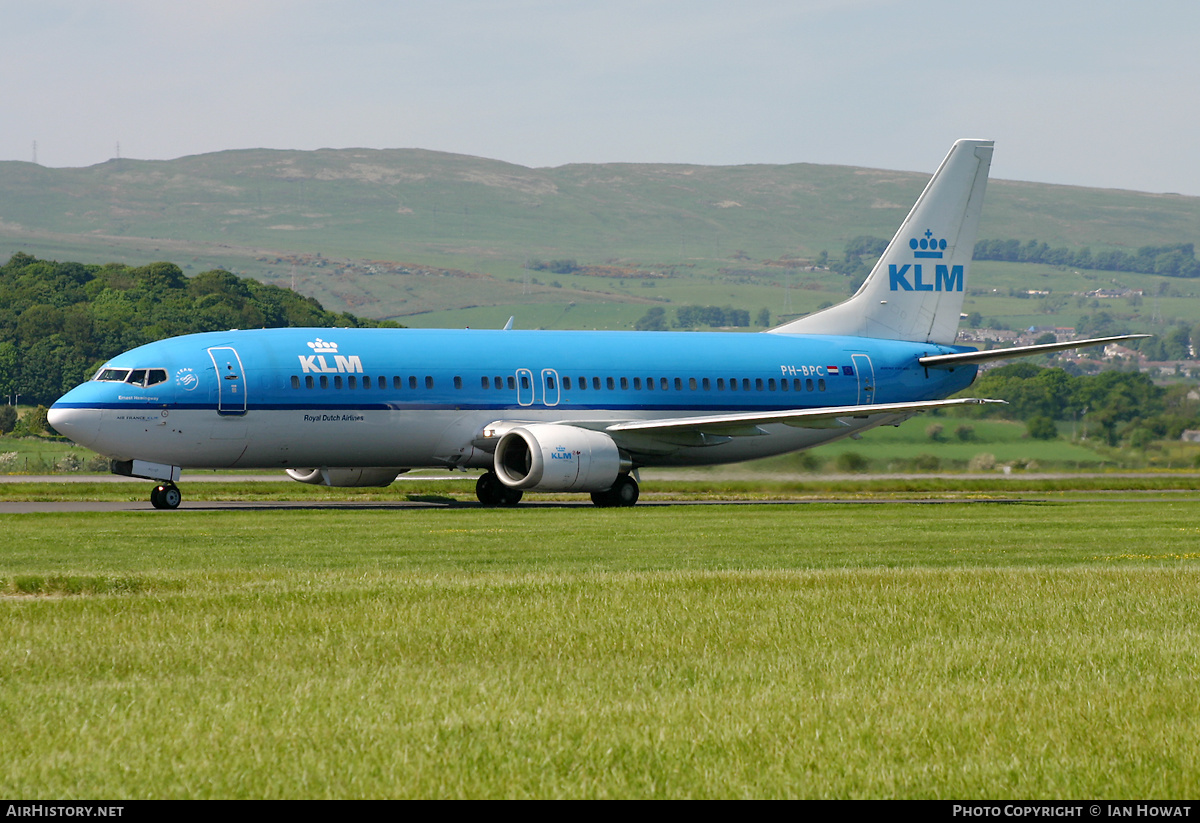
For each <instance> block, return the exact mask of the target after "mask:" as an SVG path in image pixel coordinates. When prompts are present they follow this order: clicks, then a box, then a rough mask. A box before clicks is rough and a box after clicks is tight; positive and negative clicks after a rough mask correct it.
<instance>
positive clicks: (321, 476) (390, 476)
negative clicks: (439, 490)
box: [287, 469, 408, 486]
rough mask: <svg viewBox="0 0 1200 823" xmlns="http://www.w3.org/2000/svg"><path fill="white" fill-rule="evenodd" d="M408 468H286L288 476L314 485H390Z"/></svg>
mask: <svg viewBox="0 0 1200 823" xmlns="http://www.w3.org/2000/svg"><path fill="white" fill-rule="evenodd" d="M406 471H408V469H288V470H287V474H288V477H290V478H292V479H293V480H299V481H300V482H301V483H311V484H312V485H314V486H390V485H391V484H392V481H393V480H395V479H396V476H397V475H399V474H403V473H404V472H406Z"/></svg>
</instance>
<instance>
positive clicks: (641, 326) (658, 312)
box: [633, 306, 667, 331]
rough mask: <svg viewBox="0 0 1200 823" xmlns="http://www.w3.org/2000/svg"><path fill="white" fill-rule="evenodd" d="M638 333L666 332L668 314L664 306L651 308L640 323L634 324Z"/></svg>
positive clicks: (640, 319) (641, 318)
mask: <svg viewBox="0 0 1200 823" xmlns="http://www.w3.org/2000/svg"><path fill="white" fill-rule="evenodd" d="M633 327H634V328H635V329H637V330H638V331H666V330H667V312H666V309H664V308H663V307H662V306H651V307H650V309H649V310H647V312H646V313H645V314H643V315H642V316H641V317H640V318H638V321H637V322H636V323H634V324H633Z"/></svg>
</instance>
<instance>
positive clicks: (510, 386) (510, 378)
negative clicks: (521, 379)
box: [508, 374, 517, 391]
mask: <svg viewBox="0 0 1200 823" xmlns="http://www.w3.org/2000/svg"><path fill="white" fill-rule="evenodd" d="M516 387H517V380H516V378H515V377H513V376H512V375H511V374H510V375H509V376H508V389H509V391H512V390H513V389H515V388H516Z"/></svg>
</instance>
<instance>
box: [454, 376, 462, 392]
mask: <svg viewBox="0 0 1200 823" xmlns="http://www.w3.org/2000/svg"><path fill="white" fill-rule="evenodd" d="M454 388H456V389H461V388H462V378H461V377H459V376H458V375H457V374H456V375H454Z"/></svg>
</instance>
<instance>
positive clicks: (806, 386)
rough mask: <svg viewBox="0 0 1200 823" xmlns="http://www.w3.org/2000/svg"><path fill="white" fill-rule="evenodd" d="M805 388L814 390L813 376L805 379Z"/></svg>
mask: <svg viewBox="0 0 1200 823" xmlns="http://www.w3.org/2000/svg"><path fill="white" fill-rule="evenodd" d="M804 390H805V391H812V390H813V384H812V378H811V377H810V378H808V379H807V380H805V381H804Z"/></svg>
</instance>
